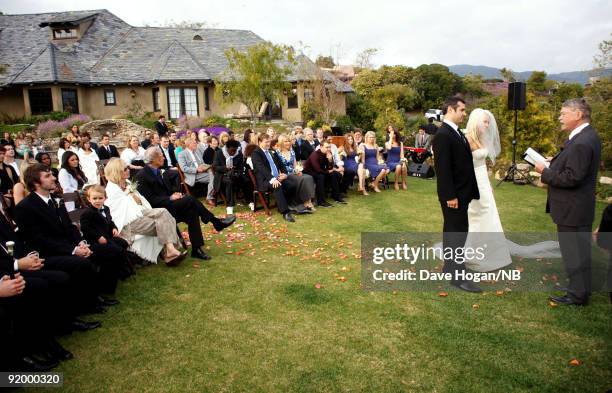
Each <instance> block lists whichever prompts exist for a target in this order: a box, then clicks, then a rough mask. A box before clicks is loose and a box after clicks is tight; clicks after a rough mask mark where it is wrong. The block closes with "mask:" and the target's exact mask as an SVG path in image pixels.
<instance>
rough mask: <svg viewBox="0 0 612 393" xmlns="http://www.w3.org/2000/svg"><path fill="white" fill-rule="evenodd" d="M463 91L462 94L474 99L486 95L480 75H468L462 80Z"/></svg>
mask: <svg viewBox="0 0 612 393" xmlns="http://www.w3.org/2000/svg"><path fill="white" fill-rule="evenodd" d="M462 79H463V90H462V92H463V93H465V94H466V95H469V96H471V97H474V98H478V97H482V96H484V95H485V94H486V92H485V91H484V89H483V88H482V84H483V83H484V80H483V78H482V75H472V74H468V75H466V76H464V77H463V78H462Z"/></svg>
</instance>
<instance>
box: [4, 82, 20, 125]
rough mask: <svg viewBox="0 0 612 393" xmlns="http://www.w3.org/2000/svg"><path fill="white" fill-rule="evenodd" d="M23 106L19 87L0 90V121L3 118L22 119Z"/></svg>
mask: <svg viewBox="0 0 612 393" xmlns="http://www.w3.org/2000/svg"><path fill="white" fill-rule="evenodd" d="M25 114H26V112H25V105H24V102H23V90H22V88H21V87H9V88H4V89H2V90H0V119H2V118H3V117H10V118H20V117H24V116H25Z"/></svg>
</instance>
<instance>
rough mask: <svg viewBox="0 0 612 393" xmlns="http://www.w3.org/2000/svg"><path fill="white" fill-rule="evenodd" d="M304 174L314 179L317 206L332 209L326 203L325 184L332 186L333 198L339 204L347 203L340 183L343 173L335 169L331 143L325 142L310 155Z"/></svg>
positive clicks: (305, 164)
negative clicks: (343, 197)
mask: <svg viewBox="0 0 612 393" xmlns="http://www.w3.org/2000/svg"><path fill="white" fill-rule="evenodd" d="M304 173H307V174H309V175H310V176H312V177H313V178H314V181H315V190H316V194H317V205H318V206H321V207H331V206H332V205H331V204H329V203H327V202H326V201H325V194H326V192H325V183H326V182H328V183H329V184H330V185H331V189H332V197H333V198H334V200H335V201H336V202H337V203H346V202H345V201H344V199H342V196H341V195H340V182H341V181H342V173H340V170H339V169H338V168H336V167H334V163H333V157H332V154H331V151H330V148H329V142H327V141H323V143H322V144H321V145H320V146H319V149H318V150H315V151H313V152H312V154H310V157H308V160H306V161H305V162H304Z"/></svg>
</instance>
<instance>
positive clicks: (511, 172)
mask: <svg viewBox="0 0 612 393" xmlns="http://www.w3.org/2000/svg"><path fill="white" fill-rule="evenodd" d="M517 128H518V110H516V109H515V110H514V136H513V137H512V165H510V168H508V170H507V171H506V175H505V176H504V178H503V179H501V180H500V181H499V182H498V183H497V186H496V187H499V186H500V185H501V184H502V183H503V182H505V181H512V182H513V183H514V182H516V176H517V175H518V177H519V180H520V179H522V180H525V181H526V182H527V183H529V184H533V182H532V181H531V179H530V178H529V177H528V176H525V175H524V174H523V173H521V172H520V171H519V170H518V169H517V167H516V130H517Z"/></svg>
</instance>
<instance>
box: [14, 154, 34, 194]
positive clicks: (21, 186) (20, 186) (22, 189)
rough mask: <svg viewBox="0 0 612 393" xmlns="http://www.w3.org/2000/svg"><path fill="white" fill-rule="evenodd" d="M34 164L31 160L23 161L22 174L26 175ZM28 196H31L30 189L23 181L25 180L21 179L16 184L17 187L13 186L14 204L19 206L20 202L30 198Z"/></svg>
mask: <svg viewBox="0 0 612 393" xmlns="http://www.w3.org/2000/svg"><path fill="white" fill-rule="evenodd" d="M34 162H35V161H34ZM34 162H32V161H30V160H23V161H21V167H20V168H19V169H20V171H21V173H25V170H26V169H27V168H28V167H29V166H30V165H33V164H34ZM28 194H29V191H28V188H27V187H26V184H25V182H24V181H23V178H20V180H19V181H18V182H17V183H15V185H14V186H13V202H14V204H15V205H17V204H18V203H19V202H21V201H22V200H23V198H25V197H26V196H28Z"/></svg>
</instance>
